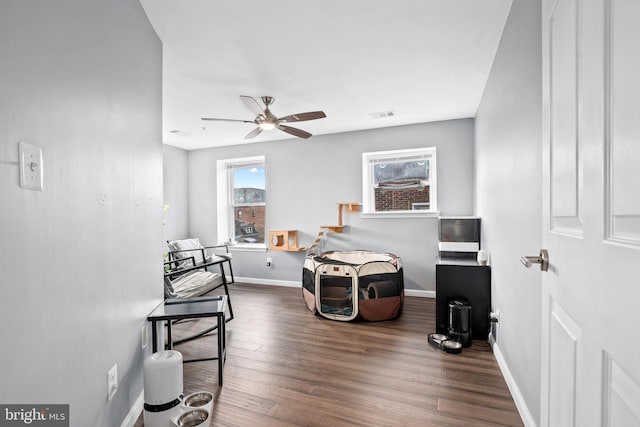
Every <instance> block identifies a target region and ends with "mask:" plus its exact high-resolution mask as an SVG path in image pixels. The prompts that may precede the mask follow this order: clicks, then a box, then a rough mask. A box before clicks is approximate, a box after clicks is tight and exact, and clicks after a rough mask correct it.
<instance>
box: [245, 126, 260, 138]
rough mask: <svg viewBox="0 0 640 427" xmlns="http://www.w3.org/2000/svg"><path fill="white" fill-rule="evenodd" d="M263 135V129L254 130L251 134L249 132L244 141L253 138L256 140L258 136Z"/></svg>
mask: <svg viewBox="0 0 640 427" xmlns="http://www.w3.org/2000/svg"><path fill="white" fill-rule="evenodd" d="M261 133H262V128H259V127H258V128H255V129H254V130H252V131H251V132H249V133H248V134H247V136H245V137H244V139H251V138H255V137H256V136H258V135H260V134H261Z"/></svg>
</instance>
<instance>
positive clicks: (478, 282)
mask: <svg viewBox="0 0 640 427" xmlns="http://www.w3.org/2000/svg"><path fill="white" fill-rule="evenodd" d="M456 299H463V300H466V301H467V302H469V304H470V305H471V333H472V336H473V339H474V340H486V339H487V337H488V335H489V312H490V310H491V267H489V266H486V265H479V264H478V263H477V262H475V261H464V260H461V261H438V263H437V264H436V332H437V333H439V334H447V328H448V323H449V319H448V317H449V301H451V300H456Z"/></svg>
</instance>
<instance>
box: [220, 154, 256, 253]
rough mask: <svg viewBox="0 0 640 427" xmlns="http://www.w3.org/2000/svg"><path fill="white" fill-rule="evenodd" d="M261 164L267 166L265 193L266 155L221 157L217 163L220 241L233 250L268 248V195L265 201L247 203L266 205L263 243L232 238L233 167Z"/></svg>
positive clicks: (233, 205) (248, 204)
mask: <svg viewBox="0 0 640 427" xmlns="http://www.w3.org/2000/svg"><path fill="white" fill-rule="evenodd" d="M252 165H253V166H256V165H260V166H263V167H264V168H265V182H264V186H265V189H264V190H265V193H266V191H267V176H266V175H267V172H266V167H267V165H266V160H265V156H264V155H260V156H251V157H238V158H233V159H220V160H218V161H217V163H216V173H217V186H216V187H217V212H216V213H217V230H218V231H217V232H218V241H220V242H224V243H227V244H229V245H230V246H229V248H230V249H231V250H242V251H259V252H263V251H266V250H267V224H266V206H267V203H266V197H265V203H264V204H263V203H258V204H254V203H247V204H246V205H247V206H250V205H253V206H264V207H265V229H264V242H263V243H246V242H244V243H240V242H236V241H232V240H231V236H233V235H234V229H235V222H234V221H235V218H234V207H235V206H236V204H235V202H234V192H233V190H234V189H233V177H232V173H233V168H234V167H243V166H244V167H246V166H252Z"/></svg>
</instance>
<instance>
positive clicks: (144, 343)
mask: <svg viewBox="0 0 640 427" xmlns="http://www.w3.org/2000/svg"><path fill="white" fill-rule="evenodd" d="M140 339H141V340H142V349H143V350H144V349H145V348H147V325H146V324H145V325H142V330H141V332H140Z"/></svg>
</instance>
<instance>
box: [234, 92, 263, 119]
mask: <svg viewBox="0 0 640 427" xmlns="http://www.w3.org/2000/svg"><path fill="white" fill-rule="evenodd" d="M240 99H241V100H242V102H243V103H244V105H245V106H246V107H247V108H248V109H249V110H251V111H252V112H253V114H255V115H256V116H263V117H264V110H263V109H262V107H260V104H258V101H256V100H255V99H254V98H252V97H250V96H246V95H240Z"/></svg>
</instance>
